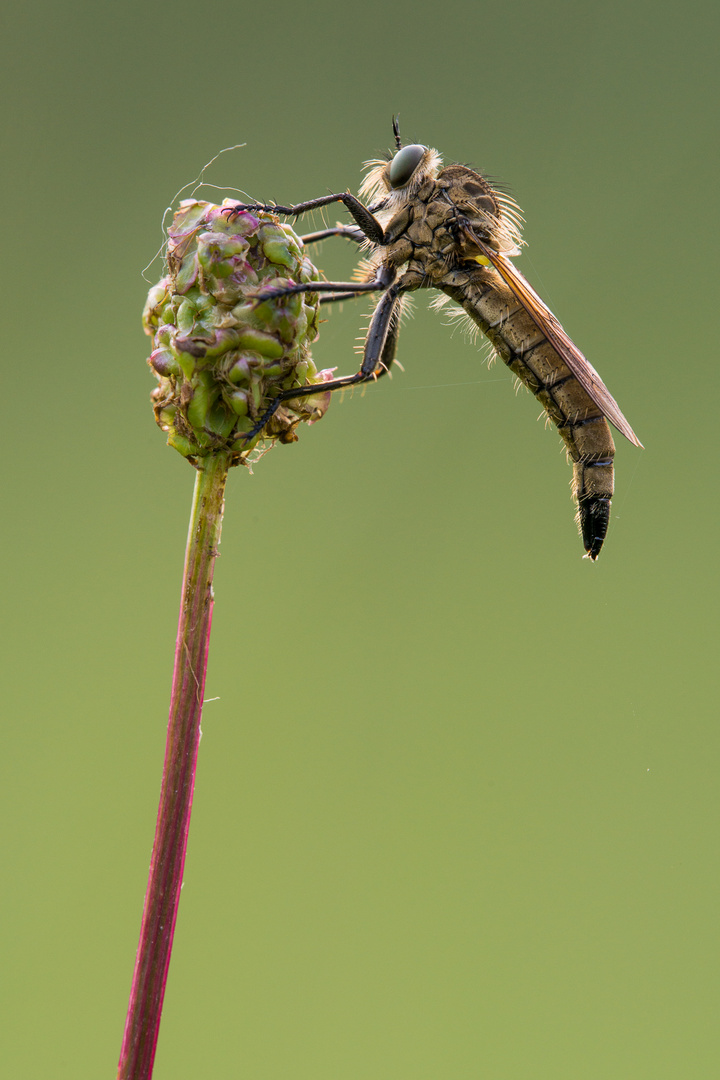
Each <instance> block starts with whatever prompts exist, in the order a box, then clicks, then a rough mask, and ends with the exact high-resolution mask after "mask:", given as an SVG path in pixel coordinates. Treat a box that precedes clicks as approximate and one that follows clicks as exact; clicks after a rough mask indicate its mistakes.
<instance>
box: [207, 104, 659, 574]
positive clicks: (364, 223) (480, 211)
mask: <svg viewBox="0 0 720 1080" xmlns="http://www.w3.org/2000/svg"><path fill="white" fill-rule="evenodd" d="M393 132H394V135H395V144H396V149H395V152H394V154H393V155H392V156H391V157H389V160H381V161H370V162H367V163H366V167H367V168H369V169H370V171H369V173H368V175H367V177H366V178H365V180H364V182H363V184H362V186H361V188H360V195H361V196H362V197H363V198H365V199H366V200H368V203H369V205H367V206H366V205H365V204H364V203H363V202H361V201H360V200H359V199H356V198H355V196H354V195H351V194H350V193H349V192H342V193H341V194H338V195H324V196H322V197H321V198H319V199H311V200H310V201H308V202H303V203H298V204H297V205H295V206H276V205H268V204H261V203H238V204H237V205H235V206H233V207H230V208H229V213H230V214H231V216H232V215H235V214H239V213H241V212H243V211H246V210H247V211H251V212H252V211H268V212H271V213H274V214H286V215H292V216H294V217H295V216H297V215H299V214H304V213H306V212H307V211H309V210H316V209H318V208H319V207H321V206H328V205H329V204H330V203H336V202H341V203H343V204H344V205H345V207H346V209H347V210H348V211H349V212H350V214H351V215H352V217H353V218H354V221H355V224H354V225H346V226H337V227H336V228H330V229H325V230H323V231H322V232H317V233H313V234H311V235H309V236H307V237H304V238H303V239H304V240H305V241H306V242H313V241H315V240H321V239H324V238H325V237H328V236H345V237H347V238H349V239H351V240H355V241H357V242H359V243H361V244H362V245H364V246H365V247H366V249H367V251H368V252H369V257H368V259H367V260H366V261H365V263H364V266H365V269H366V272H365V273H364V276H363V280H362V281H356V282H330V281H327V282H323V283H322V286H321V288H322V296H321V300H322V301H324V302H328V301H331V300H338V299H343V298H345V297H354V296H359V295H361V294H363V293H370V292H379V293H381V296H380V300H379V302H378V304H377V307H376V308H375V311H374V314H373V316H372V318H371V321H370V326H369V329H368V333H367V337H366V339H365V345H364V352H363V361H362V365H361V367H360V370H359V371H358V372H356V374H354V375H346V376H344V377H342V378H337V379H332V380H331V381H330V382H326V383H324V384H323V391H327V390H339V389H342V388H344V387H348V386H356V385H358V384H359V383H365V382H369V381H371V380H375V379H378V378H380V376H382V375H384V374H386V372H388V371H389V370H390V367H391V366H392V363H393V360H394V359H395V350H396V347H397V338H398V327H399V321H400V319H399V316H400V310H401V306H402V302H403V294H406V293H410V292H413V291H415V290H416V289H438V290H440V292H441V293H444V294H445V297H449V298H450V300H453V301H455V302H456V303H457V304H459V305H460V307H461V308H462V309H463V310H464V312H465V313H466V314H467V316H469V318H470V320H472V323H473V324H475V325H476V326H478V327H479V328H480V329H481V330H482V332H483V333H484V334H485V335H486V337H487V338H488V339H489V340H490V342H491V344H492V346H493V348H494V350H495V352H496V353H498V355H499V356H500V357H501V358H502V359H503V360H504V362H505V363H506V364H507V366H508V367H509V368H510V370H511V371H512V372H513V373H514V374H515V375H516V376H517V377H518V379H519V380H520V382H522V383H523V384H524V385H525V386H527V387H528V389H530V390H531V391H532V392H533V394H534V395H535V397H536V398H537V399H538V401H539V402H540V403H541V404H542V406H543V408H544V409H545V411H546V413H547V415H548V417H549V418H550V419H551V420H552V421H553V423H554V424H556V426H557V428H558V430H559V431H560V435H561V436H562V438H563V441H564V443H565V446H566V448H567V452H568V455H569V457H570V459H571V461H572V464H573V485H572V486H573V494H574V496H575V499H576V502H577V508H578V510H577V522H578V526H579V529H580V535H581V537H582V540H583V544H584V546H585V550H586V553H587V556H589V558H591V559H597V557H598V554H599V552H600V548H601V547H602V543H603V540H604V539H605V534H606V532H607V527H608V520H609V517H610V499H611V497H612V494H613V457H614V455H615V445H614V443H613V439H612V435H611V433H610V428H609V426H608V424H607V420H609V421H610V423H611V424H613V425H614V427H616V428H617V430H618V431H620V432H621V433H622V434H623V435H624V436H625V437H626V438H627V439H629V440H630V442H632V443H634V445H635V446H641V445H642V444H641V443H640V441H639V440H638V438H637V436H636V435H635V433H634V432H633V430H632V428H631V427H630V425H629V424H628V422H627V420H626V419H625V417H624V416H623V414H622V413H621V412H620V409H619V408H618V405H617V403H616V401H615V399H614V398H613V396H612V395H611V394H610V392H609V390H608V389H607V387H606V386H605V384H604V383H603V381H602V379H601V378H600V376H599V375H598V373H597V372H596V371H595V369H594V367H593V366H592V365H591V364H590V362H589V361H588V360H586V359H585V357H584V356H583V354H582V353H581V352H580V350H579V349H578V348H577V346H576V345H574V344H573V342H572V341H571V340H570V338H569V337H568V335H567V334H566V333H565V331H564V330H563V328H562V326H561V325H560V323H559V322H558V320H557V319H556V318H555V316H554V315H553V314H552V312H551V311H550V310H549V309H548V308H547V307H546V306H545V304H544V303H543V302H542V300H541V299H540V297H539V296H538V295H537V293H536V292H535V290H534V289H533V288H532V286H531V285H530V284H529V283H528V282H527V281H526V280H525V278H524V277H523V275H522V274H521V273H520V272H519V270H517V269H516V268H515V266H514V265H513V263H512V262H511V258H512V256H514V255H517V254H519V250H520V244H521V242H522V241H521V234H520V226H521V222H522V219H521V216H520V211H519V209H518V207H517V205H516V204H515V202H514V201H513V200H512V199H510V198H509V197H508V196H507V195H505V194H503V193H501V192H499V191H498V190H496V189H495V188H494V187H493V186H492V185H491V184H490V183H489V182H488V180H486V179H485V177H483V176H481V175H480V174H479V173H477V172H475V171H474V170H473V169H470V168H468V167H467V166H465V165H448V166H446V167H443V165H442V160H441V158H440V155H439V154H438V152H437V151H436V150H432V149H431V148H430V147H427V146H421V145H419V144H417V143H413V144H410V145H407V146H403V145H402V142H401V140H400V133H399V129H398V124H397V120H394V121H393ZM317 291H318V285H317V283H316V282H315V283H309V284H298V285H295V284H292V283H291V284H288V285H287V286H283V287H279V288H276V289H268V290H264V291H263V292H261V293H259V294H258V299H261V300H269V299H272V298H277V297H281V296H288V295H290V294H293V293H301V292H317ZM445 297H441V298H438V299H439V300H440V301H441V303H443V302H446V301H445ZM317 392H318V387H317V385H316V384H315V385H312V386H304V387H299V388H295V389H291V390H284V391H282V393H281V394H279V395H278V396H277V397H276V398H275V399H274V400H273V401H272V402H271V403H270V405H269V406H268V408H267V409H266V410H265V412H264V413H263V415H262V416H261V417H260V419H259V421H258V422H257V424H256V425H255V426H254V427H253V429H252V431H250V432H249V433H248V435H247V438H248V439H250V438H252V437H254V436H255V435H257V434H258V433H259V432H261V431H262V429H263V428H264V427H265V425H266V424H267V423H268V421H269V419H270V418H271V416H272V415H273V414H274V412H275V411H276V409H277V408H278V406H279V405H280V404H281V402H283V401H287V400H289V399H293V398H298V397H303V396H307V395H312V394H317ZM606 418H607V419H606Z"/></svg>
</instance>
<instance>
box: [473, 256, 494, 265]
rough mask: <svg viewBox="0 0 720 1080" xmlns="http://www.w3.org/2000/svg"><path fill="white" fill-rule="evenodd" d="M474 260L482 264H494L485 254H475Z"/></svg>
mask: <svg viewBox="0 0 720 1080" xmlns="http://www.w3.org/2000/svg"><path fill="white" fill-rule="evenodd" d="M473 262H476V263H480V265H481V266H492V263H491V262H490V260H489V259H488V258H486V256H485V255H473Z"/></svg>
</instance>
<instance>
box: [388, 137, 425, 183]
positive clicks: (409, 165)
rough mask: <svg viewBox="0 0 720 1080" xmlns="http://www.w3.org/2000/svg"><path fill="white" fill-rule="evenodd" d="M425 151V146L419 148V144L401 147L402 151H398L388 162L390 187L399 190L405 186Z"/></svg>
mask: <svg viewBox="0 0 720 1080" xmlns="http://www.w3.org/2000/svg"><path fill="white" fill-rule="evenodd" d="M426 150H427V146H420V144H419V143H411V144H410V145H409V146H403V148H402V150H398V152H397V154H396V155H395V157H394V158H393V159H392V161H391V162H390V171H389V172H388V179H389V181H390V184H391V186H392V187H394V188H401V187H404V186H405V184H407V182H408V180H410V179H411V177H412V174H413V173H414V172H415V170H416V169H417V167H418V165H419V164H420V162H421V161H422V159H423V155H424V154H425V151H426Z"/></svg>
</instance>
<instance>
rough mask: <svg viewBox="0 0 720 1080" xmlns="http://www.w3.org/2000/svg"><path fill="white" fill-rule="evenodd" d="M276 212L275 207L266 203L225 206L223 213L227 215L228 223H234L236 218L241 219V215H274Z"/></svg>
mask: <svg viewBox="0 0 720 1080" xmlns="http://www.w3.org/2000/svg"><path fill="white" fill-rule="evenodd" d="M274 211H275V207H274V206H272V205H270V204H266V203H235V205H234V206H224V207H223V211H222V212H223V214H227V216H228V221H232V220H234V218H237V217H239V216H240V214H245V213H247V214H255V213H266V214H272V213H274Z"/></svg>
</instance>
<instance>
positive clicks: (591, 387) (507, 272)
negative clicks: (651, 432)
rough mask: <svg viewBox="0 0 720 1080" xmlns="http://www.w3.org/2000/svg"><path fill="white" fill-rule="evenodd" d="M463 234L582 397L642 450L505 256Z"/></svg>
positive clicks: (591, 370) (606, 393)
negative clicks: (573, 380) (522, 310)
mask: <svg viewBox="0 0 720 1080" xmlns="http://www.w3.org/2000/svg"><path fill="white" fill-rule="evenodd" d="M465 233H466V234H467V236H468V239H470V240H472V242H473V244H477V246H478V248H479V249H480V251H481V252H482V254H483V255H484V256H485V258H486V259H487V260H488V262H490V263H491V264H492V266H494V267H495V269H496V270H497V272H498V274H500V277H501V278H502V279H503V281H504V282H505V284H506V285H507V286H508V288H509V289H511V290H512V292H513V293H514V295H515V296H516V297H517V299H518V300H519V301H520V303H521V304H522V306H523V307H524V308H525V311H527V313H528V315H529V316H530V318H531V319H532V321H533V322H534V323H535V325H536V326H537V327H538V329H540V330H541V331H542V332H543V334H544V335H545V337H546V338H547V339H548V341H549V342H550V344H551V345H552V347H553V349H555V352H556V353H557V354H558V356H559V357H560V358H561V360H562V361H563V363H565V364H566V365H567V367H568V368H569V369H570V371H571V372H572V373H573V375H574V376H575V378H576V379H577V381H578V382H579V383H580V385H581V386H582V388H583V390H584V391H585V392H586V394H587V395H588V396H589V397H591V398H592V400H593V401H594V402H595V404H596V405H597V406H598V407H599V408H600V409H602V411H603V414H604V415H605V416H606V417H607V419H608V420H609V421H610V423H611V424H612V425H613V426H614V427H616V428H617V429H618V431H619V432H621V434H623V435H624V436H625V438H626V439H629V440H630V442H631V443H633V444H634V445H635V446H642V443H641V442H640V440H639V439H638V437H637V435H636V434H635V432H634V431H633V429H632V428H631V427H630V425H629V424H628V422H627V420H626V419H625V417H624V416H623V414H622V413H621V412H620V407H619V405H618V403H617V401H616V400H615V398H614V397H613V396H612V394H611V393H610V391H609V390H608V388H607V386H606V385H605V383H604V382H603V381H602V379H601V378H600V376H599V375H598V373H597V371H596V370H595V368H594V367H593V366H592V364H591V363H590V361H589V360H587V359H586V358H585V357H584V356H583V354H582V353H581V352H580V350H579V349H578V347H577V345H575V344H573V342H572V341H571V340H570V338H569V337H568V336H567V334H566V333H565V331H564V330H563V328H562V326H561V325H560V323H559V322H558V320H557V319H556V318H555V316H554V315H553V313H552V311H550V309H549V308H548V307H546V306H545V304H544V303H543V302H542V300H541V299H540V297H539V296H538V294H537V293H536V292H535V290H534V289H533V287H532V285H530V283H529V282H528V281H526V279H525V278H524V277H523V275H522V274H521V273H520V271H519V270H518V269H517V268H516V267H515V266H513V264H512V263H511V261H510V260H509V259H508V258H507V257H506V256H505V255H501V254H500V253H499V252H497V251H493V249H492V248H491V247H488V245H487V244H486V243H485V242H484V241H483V240H482V239H481V237H479V236H478V235H477V233H476V232H474V230H473V229H467V228H466V229H465Z"/></svg>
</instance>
